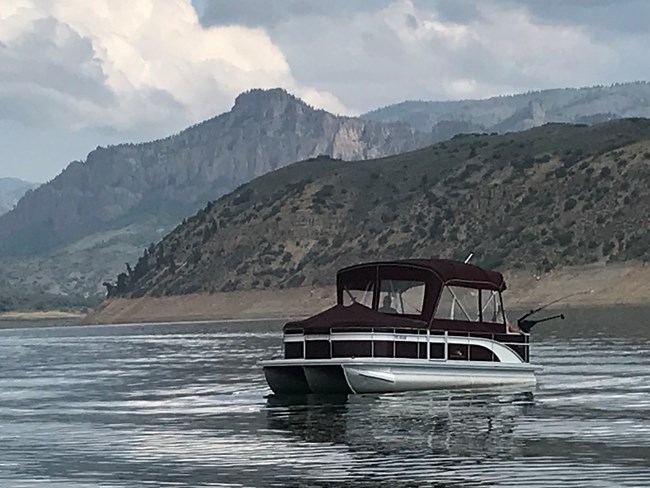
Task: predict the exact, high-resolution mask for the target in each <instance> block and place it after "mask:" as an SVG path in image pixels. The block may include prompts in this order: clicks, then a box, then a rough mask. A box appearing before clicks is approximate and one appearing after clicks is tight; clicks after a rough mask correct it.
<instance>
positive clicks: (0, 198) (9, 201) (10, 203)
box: [0, 178, 38, 215]
mask: <svg viewBox="0 0 650 488" xmlns="http://www.w3.org/2000/svg"><path fill="white" fill-rule="evenodd" d="M37 186H38V185H37V184H36V183H29V182H27V181H23V180H19V179H18V178H0V215H2V214H5V213H7V212H9V211H10V210H11V209H12V208H14V205H16V203H18V200H20V198H21V197H22V196H23V195H24V194H25V193H26V192H27V191H28V190H31V189H33V188H36V187H37Z"/></svg>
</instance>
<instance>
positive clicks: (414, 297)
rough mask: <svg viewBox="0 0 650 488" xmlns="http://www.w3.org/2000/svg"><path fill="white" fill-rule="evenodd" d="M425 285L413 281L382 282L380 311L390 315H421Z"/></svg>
mask: <svg viewBox="0 0 650 488" xmlns="http://www.w3.org/2000/svg"><path fill="white" fill-rule="evenodd" d="M424 290H425V283H424V282H423V281H412V280H381V285H380V287H379V311H380V312H382V313H390V314H404V315H420V314H422V307H423V306H424Z"/></svg>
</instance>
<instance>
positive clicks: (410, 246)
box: [111, 119, 650, 297]
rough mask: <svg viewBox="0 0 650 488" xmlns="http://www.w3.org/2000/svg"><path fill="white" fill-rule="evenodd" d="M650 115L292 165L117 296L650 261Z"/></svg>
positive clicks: (217, 213)
mask: <svg viewBox="0 0 650 488" xmlns="http://www.w3.org/2000/svg"><path fill="white" fill-rule="evenodd" d="M648 222H650V120H648V119H621V120H616V121H611V122H607V123H604V124H598V125H593V126H587V125H566V124H546V125H544V126H542V127H537V128H533V129H529V130H527V131H524V132H517V133H510V134H505V135H498V134H492V135H488V134H472V135H459V136H456V137H454V138H453V139H452V140H451V141H447V142H443V143H439V144H436V145H433V146H430V147H427V148H423V149H420V150H417V151H414V152H409V153H406V154H401V155H396V156H391V157H388V158H383V159H376V160H367V161H358V162H352V163H346V162H342V161H337V160H333V159H329V158H319V159H316V160H307V161H303V162H300V163H296V164H293V165H291V166H288V167H285V168H282V169H279V170H277V171H274V172H272V173H269V174H267V175H265V176H261V177H259V178H257V179H255V180H253V181H251V182H250V183H248V184H245V185H243V186H241V187H240V188H238V189H237V190H235V191H234V192H232V193H230V194H228V195H226V196H224V197H222V198H220V199H219V200H217V201H215V202H211V203H209V204H208V205H207V206H206V207H205V208H204V209H202V210H201V211H199V212H198V213H197V214H196V215H194V216H193V217H191V218H190V219H187V220H186V221H184V222H183V223H182V224H181V225H179V226H177V227H176V228H175V229H174V230H173V231H172V232H171V233H170V234H168V235H167V236H166V237H165V238H164V239H162V241H160V242H159V243H158V244H157V245H155V246H153V245H152V246H151V247H150V248H149V249H148V250H147V251H146V252H145V253H144V255H143V256H142V257H141V258H140V260H139V261H138V262H137V264H136V266H134V267H133V268H129V270H128V272H125V273H122V274H120V276H119V277H118V279H117V282H116V286H115V288H113V289H112V291H111V294H112V295H114V296H132V297H137V296H143V295H154V296H157V295H182V294H188V293H195V292H214V291H231V290H236V289H250V288H269V287H295V286H299V285H303V284H305V285H311V284H322V283H326V282H331V281H332V280H333V278H334V272H335V270H336V269H338V268H339V267H341V266H345V265H350V264H352V263H356V262H359V261H363V260H378V259H391V258H404V257H455V258H464V257H466V256H467V254H468V253H469V252H470V251H472V252H474V253H475V255H476V263H477V264H482V265H484V266H487V267H497V268H509V269H513V268H526V269H531V270H536V271H545V270H546V271H548V270H551V269H553V268H555V267H557V266H563V265H579V264H587V263H593V262H608V261H630V260H649V259H650V227H649V226H648Z"/></svg>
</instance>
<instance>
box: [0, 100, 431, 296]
mask: <svg viewBox="0 0 650 488" xmlns="http://www.w3.org/2000/svg"><path fill="white" fill-rule="evenodd" d="M430 142H431V134H422V133H419V132H418V131H416V130H413V129H412V128H410V127H409V126H407V125H406V124H404V123H401V122H396V123H387V124H385V123H379V122H372V121H364V120H361V119H358V118H349V117H338V116H335V115H332V114H330V113H327V112H325V111H323V110H315V109H313V108H312V107H310V106H308V105H306V104H305V103H303V102H302V101H301V100H299V99H297V98H295V97H293V96H292V95H290V94H288V93H287V92H285V91H284V90H280V89H274V90H252V91H250V92H247V93H244V94H242V95H240V96H239V97H238V98H237V100H236V101H235V104H234V107H233V108H232V110H231V111H230V112H228V113H225V114H222V115H220V116H218V117H215V118H213V119H211V120H208V121H205V122H203V123H201V124H198V125H196V126H193V127H191V128H189V129H187V130H185V131H183V132H181V133H180V134H177V135H174V136H171V137H168V138H166V139H162V140H157V141H153V142H150V143H145V144H137V145H134V144H123V145H119V146H112V147H106V148H101V147H100V148H97V149H96V150H95V151H93V152H91V153H90V154H89V155H88V158H87V159H86V161H84V162H80V161H76V162H73V163H71V164H70V165H69V166H68V167H67V168H66V169H65V170H64V171H63V172H62V173H61V174H60V175H59V176H57V177H56V178H54V179H53V180H52V181H50V182H48V183H47V184H45V185H43V186H41V187H40V188H38V189H36V190H34V191H32V192H30V193H28V194H27V195H25V197H24V198H22V200H20V202H19V203H18V205H17V206H16V208H14V209H13V210H12V211H10V212H9V213H7V214H6V215H4V216H2V217H0V258H4V260H3V262H2V270H3V271H2V272H0V281H2V278H4V279H5V281H8V282H9V283H23V284H25V283H27V284H31V283H32V281H36V282H37V284H38V285H39V286H46V287H48V288H49V289H50V290H51V291H54V292H70V291H75V292H79V291H86V292H93V291H94V292H97V291H100V290H101V283H102V281H103V280H104V279H106V278H107V277H110V276H112V275H114V274H115V272H116V271H117V270H118V269H121V268H122V267H123V266H124V262H125V261H130V260H132V259H133V258H136V257H137V255H139V254H140V253H141V250H142V249H143V247H145V246H146V245H147V244H148V243H150V242H155V241H157V240H158V239H160V237H162V235H164V233H165V232H167V231H168V230H169V229H170V228H171V227H172V226H173V225H175V224H177V223H178V222H179V221H180V220H181V219H182V217H184V216H187V215H191V214H192V213H194V212H195V211H196V210H197V209H198V208H200V207H201V206H203V205H205V203H206V202H207V201H209V200H211V199H215V198H218V197H219V196H221V195H223V194H224V193H227V192H229V191H231V190H232V189H234V188H235V187H237V186H238V185H240V184H242V183H245V182H247V181H249V180H251V179H252V178H255V177H257V176H260V175H263V174H265V173H267V172H269V171H273V170H275V169H278V168H281V167H283V166H286V165H287V164H289V163H291V162H294V161H296V160H300V159H306V158H310V157H315V156H318V155H321V154H322V155H327V156H329V157H332V158H342V159H345V160H358V159H365V158H375V157H381V156H385V155H389V154H395V153H400V152H404V151H407V150H411V149H414V148H417V147H422V146H424V145H426V144H428V143H430ZM3 273H4V274H3Z"/></svg>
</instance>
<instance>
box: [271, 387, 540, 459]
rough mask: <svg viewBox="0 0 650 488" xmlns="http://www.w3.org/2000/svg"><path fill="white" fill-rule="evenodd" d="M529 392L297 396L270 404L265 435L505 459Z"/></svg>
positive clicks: (357, 447) (396, 450)
mask: <svg viewBox="0 0 650 488" xmlns="http://www.w3.org/2000/svg"><path fill="white" fill-rule="evenodd" d="M533 405H534V396H533V393H532V391H521V390H518V391H517V390H509V389H500V390H498V391H494V390H490V391H477V390H441V391H436V392H417V393H414V392H411V393H397V394H389V395H314V394H310V395H297V396H276V395H271V396H269V397H268V399H267V409H266V411H267V422H268V428H269V429H273V430H282V431H286V432H288V433H289V434H293V435H296V436H297V437H298V438H300V439H301V440H302V441H305V442H310V443H333V444H342V445H345V446H347V447H348V448H351V449H353V450H355V451H368V450H369V451H371V452H375V453H376V452H381V453H384V454H393V453H395V454H400V455H404V454H408V453H413V454H416V453H417V455H418V456H420V455H422V453H423V452H428V453H430V454H436V455H444V456H459V455H460V456H463V455H470V454H474V453H477V452H479V453H481V454H482V455H483V456H485V455H487V456H489V455H491V454H492V455H497V454H499V455H501V454H508V453H513V451H514V450H516V449H517V448H518V443H517V442H516V434H515V430H516V427H517V423H518V421H519V419H520V418H521V417H522V416H525V415H526V414H527V412H528V411H529V409H530V408H532V407H533Z"/></svg>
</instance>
